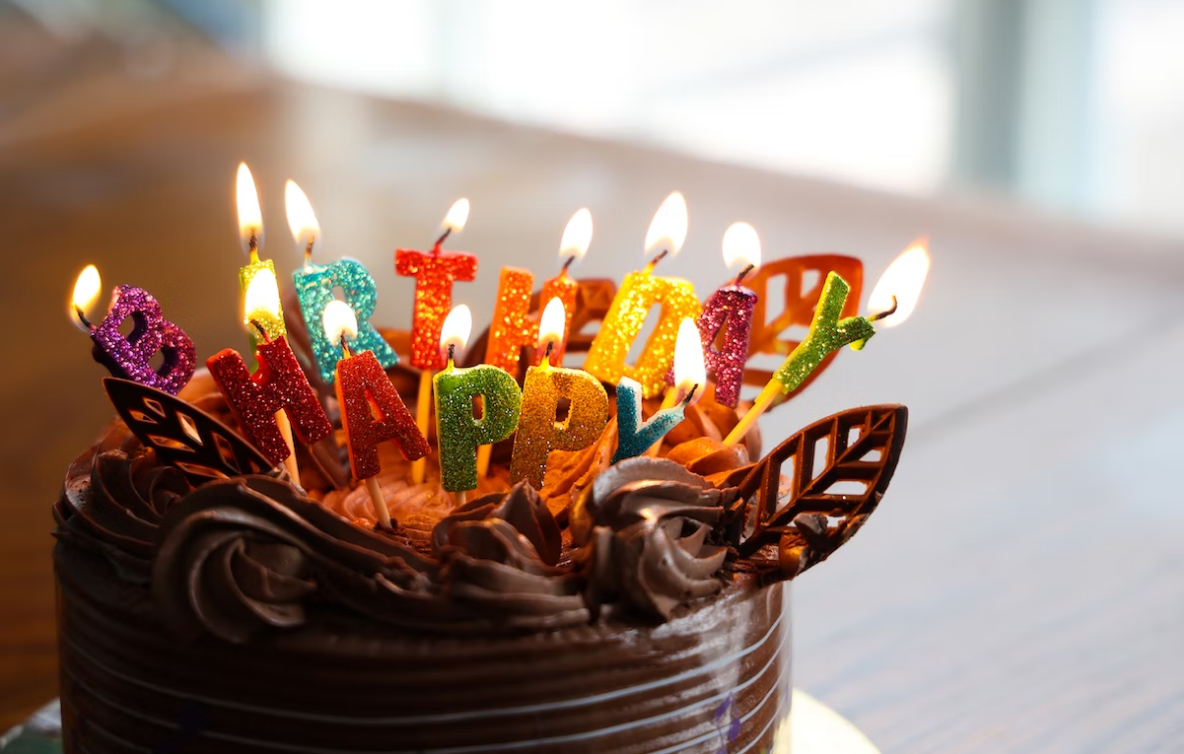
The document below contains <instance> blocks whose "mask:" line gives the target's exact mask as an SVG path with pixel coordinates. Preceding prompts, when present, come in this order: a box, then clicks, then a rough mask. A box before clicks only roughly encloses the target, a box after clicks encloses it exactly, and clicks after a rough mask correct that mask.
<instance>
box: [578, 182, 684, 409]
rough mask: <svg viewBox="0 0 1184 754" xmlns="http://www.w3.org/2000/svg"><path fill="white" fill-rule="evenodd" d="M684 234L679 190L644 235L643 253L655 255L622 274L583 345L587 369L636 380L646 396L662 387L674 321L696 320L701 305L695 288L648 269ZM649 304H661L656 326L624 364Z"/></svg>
mask: <svg viewBox="0 0 1184 754" xmlns="http://www.w3.org/2000/svg"><path fill="white" fill-rule="evenodd" d="M686 235H687V205H686V202H685V201H684V200H683V198H682V194H679V193H678V192H675V193H673V194H671V195H670V196H669V197H667V199H666V201H665V202H663V203H662V206H661V207H659V208H658V211H657V213H656V214H655V215H654V220H653V222H652V223H650V230H649V233H648V234H647V235H646V253H647V254H649V253H650V252H652V251H657V252H658V256H656V257H655V258H654V260H653V261H652V262H650V263H649V264H648V265H646V267H645V269H644V270H641V271H639V272H631V273H629V274H628V275H626V276H625V280H624V282H623V283H622V284H621V289H620V290H619V291H618V292H617V297H616V298H615V299H613V303H612V306H611V307H610V308H609V311H608V314H607V315H606V316H605V318H604V322H602V323H601V325H600V330H599V332H597V334H596V339H595V340H593V341H592V347H591V348H590V349H589V350H588V358H587V360H586V361H585V362H584V369H586V370H587V371H588V372H591V373H592V374H593V375H595V376H596V377H599V378H600V379H601V380H603V381H604V382H611V383H614V384H615V383H618V382H620V381H621V378H622V377H630V378H632V379H634V380H637V382H638V383H640V384H641V389H642V393H643V394H644V395H645V397H647V398H652V397H654V396H656V395H661V394H662V393H663V392H664V391H665V390H666V375H667V374H668V373H669V372H670V367H671V366H672V365H673V364H674V343H675V341H676V340H677V339H678V326H679V323H680V322H682V321H683V319H685V318H687V317H690V318H691V319H698V317H699V312H700V309H701V307H700V305H699V299H698V298H696V297H695V287H694V286H693V285H691V283H690V282H689V281H686V280H677V279H675V278H662V277H654V275H653V270H654V265H656V264H657V263H658V262H659V261H660V260H661V259H662V258H663V257H665V256H666V255H667V254H669V255H672V256H673V255H674V254H677V253H678V250H679V249H680V248H682V242H683V241H684V240H685V239H686ZM654 304H658V305H659V306H660V307H661V313H660V316H659V318H658V325H657V327H655V328H654V331H653V332H652V333H650V337H649V339H648V340H647V341H646V344H645V350H644V351H643V352H642V354H641V356H640V357H639V358H638V359H637V363H635V364H633V365H632V366H630V365H629V364H627V363H625V360H626V358H628V356H629V349H630V347H631V346H632V345H633V341H635V340H636V339H637V336H638V335H640V334H641V328H642V326H643V325H644V324H645V319H646V316H647V315H648V314H649V311H650V307H652V306H653V305H654Z"/></svg>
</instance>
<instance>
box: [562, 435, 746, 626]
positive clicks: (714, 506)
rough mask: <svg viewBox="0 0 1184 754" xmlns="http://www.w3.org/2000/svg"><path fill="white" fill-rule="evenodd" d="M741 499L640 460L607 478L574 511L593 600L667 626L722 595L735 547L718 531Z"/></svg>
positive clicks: (663, 463) (664, 464)
mask: <svg viewBox="0 0 1184 754" xmlns="http://www.w3.org/2000/svg"><path fill="white" fill-rule="evenodd" d="M734 497H735V490H734V489H727V490H719V489H716V488H714V487H712V486H711V485H710V484H708V483H707V481H706V480H704V479H703V477H701V476H699V475H697V474H693V473H691V472H689V471H687V470H686V469H685V468H684V467H682V466H681V465H679V464H677V463H674V462H673V461H668V460H665V459H653V458H644V457H642V458H634V459H630V460H628V461H623V462H621V463H618V464H617V465H616V466H613V467H612V468H610V469H609V470H608V471H606V472H604V473H603V474H601V475H600V476H599V477H598V478H597V480H596V482H595V483H593V484H592V486H591V487H589V488H588V489H587V490H585V491H584V493H583V494H582V495H581V496H580V498H579V499H578V500H577V501H576V504H575V506H574V507H573V509H572V512H571V533H572V539H573V541H574V543H575V544H576V545H577V546H580V547H581V548H582V551H581V553H580V559H581V560H582V561H583V562H584V563H585V564H586V566H587V569H588V594H589V598H590V600H591V601H592V602H593V603H594V604H600V603H603V602H606V601H610V600H612V599H614V598H618V599H620V600H622V601H623V602H624V603H625V604H626V605H628V606H629V607H631V608H633V609H635V610H637V611H639V612H641V613H643V614H645V615H648V616H650V617H653V618H660V619H663V620H665V619H669V618H670V617H671V616H672V615H673V614H674V611H675V609H676V608H678V607H679V606H680V605H683V604H686V603H687V602H690V601H691V600H694V599H698V598H701V597H708V596H711V595H713V594H716V593H717V592H719V591H720V589H722V588H723V582H722V581H721V580H720V579H719V578H718V574H719V572H720V570H721V568H722V567H723V564H724V559H725V558H726V557H727V548H726V547H725V546H724V545H723V544H722V543H720V541H719V537H718V536H717V535H716V533H715V531H714V529H715V526H716V525H717V524H718V523H719V522H720V520H721V518H722V516H723V510H724V507H723V506H725V505H727V504H729V503H730V502H731V500H732V499H733V498H734Z"/></svg>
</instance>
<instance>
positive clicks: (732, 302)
mask: <svg viewBox="0 0 1184 754" xmlns="http://www.w3.org/2000/svg"><path fill="white" fill-rule="evenodd" d="M723 247H724V263H725V264H726V265H727V266H729V267H732V266H733V265H737V264H739V265H740V266H741V267H742V269H741V271H740V274H739V275H738V276H737V277H736V282H735V283H733V284H732V285H725V286H723V287H722V288H720V289H719V290H717V291H716V292H715V293H713V294H711V298H709V299H707V303H705V304H703V313H702V314H700V315H699V321H698V325H699V334H700V336H701V337H702V339H703V340H702V342H703V351H704V359H705V360H706V363H707V369H708V370H709V371H710V372H711V373H712V374H713V375H714V376H715V400H716V402H717V403H719V404H720V405H723V406H729V407H732V408H735V407H736V403H737V401H739V399H740V387H741V385H743V383H744V363H745V362H746V361H747V360H748V343H749V338H750V337H751V335H752V310H753V308H754V307H755V306H756V301H757V296H756V293H754V292H753V291H752V290H750V289H748V288H745V287H744V286H742V285H741V284H740V283H741V282H742V281H743V280H744V277H745V276H746V275H747V274H748V273H749V272H751V271H752V270H753V269H755V268H756V267H759V266H760V263H761V241H760V238H759V237H758V236H757V234H756V231H755V230H753V227H752V226H751V225H749V224H748V223H735V224H733V225H732V226H731V227H729V228H728V230H727V232H726V233H724V244H723ZM721 331H722V332H723V344H722V346H721V347H720V349H719V350H716V348H715V341H716V339H717V338H718V337H719V335H720V332H721Z"/></svg>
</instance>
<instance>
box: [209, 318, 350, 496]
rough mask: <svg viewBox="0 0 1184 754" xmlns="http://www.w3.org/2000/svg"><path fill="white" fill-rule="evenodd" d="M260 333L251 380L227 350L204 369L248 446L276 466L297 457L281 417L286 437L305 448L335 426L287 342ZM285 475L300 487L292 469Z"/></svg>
mask: <svg viewBox="0 0 1184 754" xmlns="http://www.w3.org/2000/svg"><path fill="white" fill-rule="evenodd" d="M258 332H259V339H260V343H259V347H258V349H256V351H255V358H256V360H257V361H258V363H259V369H258V370H257V371H256V372H255V374H254V375H252V374H251V372H250V370H249V369H248V368H247V364H246V362H245V361H244V360H243V357H242V356H240V355H239V353H238V352H237V351H235V350H233V349H230V348H227V349H225V350H223V351H221V352H219V353H217V354H214V355H213V356H211V357H210V358H209V359H207V360H206V367H207V368H208V369H209V370H210V376H211V377H213V378H214V382H215V383H216V384H217V385H218V389H219V390H220V391H221V392H222V396H223V397H224V398H225V399H226V405H228V406H229V407H230V411H231V413H233V414H234V418H235V419H236V420H237V421H238V425H239V427H240V428H241V429H242V432H243V434H244V435H245V436H246V438H247V440H249V441H250V442H251V444H253V445H254V446H255V447H257V448H258V449H259V452H261V453H262V454H263V455H264V456H265V457H266V458H267V459H268V461H270V462H271V463H273V464H278V463H280V462H282V461H285V460H286V459H288V458H290V457H292V456H293V455H295V453H294V452H293V450H294V447H293V445H292V440H291V437H290V436H285V433H284V431H283V427H282V426H281V422H280V421H279V419H280V418H281V417H283V420H284V423H287V424H288V426H289V431H291V430H292V429H294V430H295V432H296V436H297V437H299V438H300V441H301V442H303V443H306V444H312V443H315V442H318V441H320V440H323V439H324V438H326V437H328V436H329V435H331V434H333V425H332V424H330V423H329V417H327V416H326V415H325V410H324V409H323V408H322V407H321V402H320V401H319V400H317V394H316V391H315V390H313V389H312V385H310V384H309V383H308V377H306V376H305V374H304V370H303V369H301V368H300V362H299V361H298V360H297V358H296V354H294V353H293V352H292V349H291V347H290V346H289V345H288V341H287V338H286V337H285V336H283V335H280V336H279V337H277V338H275V339H274V340H273V339H270V338H269V336H268V335H267V332H266V330H263V329H262V327H260V328H259V330H258ZM289 473H290V474H292V482H293V483H294V484H300V477H299V475H298V474H299V472H298V471H294V467H291V466H290V467H289Z"/></svg>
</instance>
